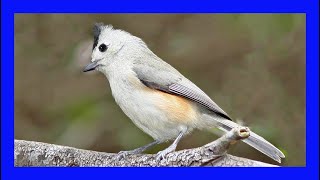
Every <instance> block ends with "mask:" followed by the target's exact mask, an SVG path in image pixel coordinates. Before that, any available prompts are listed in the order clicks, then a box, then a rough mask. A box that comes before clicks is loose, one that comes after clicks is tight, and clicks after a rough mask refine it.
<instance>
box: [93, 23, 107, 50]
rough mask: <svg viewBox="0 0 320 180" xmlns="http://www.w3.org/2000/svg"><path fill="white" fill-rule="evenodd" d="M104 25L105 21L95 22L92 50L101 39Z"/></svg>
mask: <svg viewBox="0 0 320 180" xmlns="http://www.w3.org/2000/svg"><path fill="white" fill-rule="evenodd" d="M103 26H104V24H103V23H95V24H94V26H93V47H92V50H93V49H94V48H95V47H96V46H97V44H98V41H99V36H100V33H101V30H102V27H103Z"/></svg>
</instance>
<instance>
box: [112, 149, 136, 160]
mask: <svg viewBox="0 0 320 180" xmlns="http://www.w3.org/2000/svg"><path fill="white" fill-rule="evenodd" d="M139 153H140V152H137V151H136V150H131V151H120V152H119V153H118V154H117V159H118V160H121V159H123V158H126V157H127V156H130V155H134V154H139Z"/></svg>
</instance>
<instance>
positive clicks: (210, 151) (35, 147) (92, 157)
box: [14, 127, 275, 167]
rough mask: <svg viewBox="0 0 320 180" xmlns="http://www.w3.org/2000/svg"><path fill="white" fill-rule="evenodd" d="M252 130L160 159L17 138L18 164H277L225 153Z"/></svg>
mask: <svg viewBox="0 0 320 180" xmlns="http://www.w3.org/2000/svg"><path fill="white" fill-rule="evenodd" d="M249 135H250V130H249V129H248V128H246V127H237V128H234V129H232V130H231V131H229V132H228V133H226V134H225V135H223V136H222V137H220V138H219V139H217V140H215V141H213V142H211V143H209V144H207V145H205V146H202V147H199V148H194V149H186V150H181V151H176V152H173V153H170V154H168V155H167V156H166V158H165V159H163V160H161V161H157V160H156V155H152V154H140V155H130V156H126V157H125V158H123V159H120V160H119V159H118V156H117V154H114V153H104V152H96V151H89V150H82V149H76V148H72V147H66V146H60V145H54V144H47V143H41V142H33V141H24V140H15V142H14V145H15V148H14V164H15V166H152V167H153V166H264V167H266V166H268V167H269V166H275V165H272V164H267V163H263V162H259V161H254V160H250V159H246V158H241V157H236V156H232V155H229V154H226V152H227V149H228V148H229V146H230V145H231V144H233V143H235V142H237V141H238V140H240V139H244V138H247V137H249Z"/></svg>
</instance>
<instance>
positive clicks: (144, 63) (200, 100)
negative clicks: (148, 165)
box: [84, 24, 284, 162]
mask: <svg viewBox="0 0 320 180" xmlns="http://www.w3.org/2000/svg"><path fill="white" fill-rule="evenodd" d="M101 44H105V45H106V46H107V47H108V50H107V51H101V50H99V48H97V47H98V46H100V45H101ZM93 69H96V70H98V71H100V72H102V73H103V74H104V75H105V76H106V77H107V78H108V80H109V83H110V87H111V91H112V95H113V97H114V99H115V101H116V103H117V104H118V105H119V106H120V108H121V109H122V110H123V112H124V113H125V114H126V115H127V116H128V117H129V118H130V119H131V120H132V122H133V123H134V124H135V125H137V126H138V127H139V128H140V129H141V130H143V131H144V132H146V133H147V134H149V135H150V136H152V137H153V138H154V139H155V142H154V143H151V144H149V145H146V146H144V147H141V148H138V149H136V150H133V151H126V152H122V154H123V153H124V154H135V153H140V152H142V151H144V150H146V149H147V148H150V147H151V146H152V145H155V144H158V143H161V142H165V141H168V140H172V139H175V141H174V142H173V144H172V145H170V146H169V147H168V148H167V149H165V150H163V151H160V152H159V153H158V155H159V157H160V158H163V157H164V156H165V155H166V154H167V153H170V152H172V151H174V150H175V149H176V146H177V144H178V142H179V141H180V139H181V138H182V137H183V136H184V135H185V134H187V133H189V132H191V131H192V130H193V129H195V128H198V129H210V128H212V127H218V128H220V129H221V130H223V131H230V130H231V129H232V128H234V127H236V126H239V125H238V124H236V123H235V122H233V121H231V118H230V117H229V115H228V114H227V113H226V112H224V111H223V110H222V109H221V108H220V107H219V106H218V105H217V104H216V103H215V102H214V101H213V100H212V99H211V98H210V97H209V96H208V95H206V94H205V93H204V92H203V91H202V90H201V89H200V88H199V87H197V86H196V85H195V84H194V83H192V82H191V81H190V80H188V79H187V78H186V77H184V76H183V75H182V74H180V73H179V72H178V71H177V70H176V69H175V68H173V67H172V66H171V65H169V64H168V63H166V62H165V61H163V60H161V59H160V58H159V57H158V56H156V55H155V54H154V53H153V52H152V51H151V50H150V49H149V48H148V47H147V45H146V44H145V43H144V42H143V41H142V40H141V39H140V38H138V37H136V36H133V35H131V34H129V33H127V32H125V31H122V30H117V29H113V28H112V26H104V25H102V24H96V25H95V27H94V46H93V51H92V63H91V64H89V65H88V66H87V67H86V68H85V69H84V71H85V72H86V71H90V70H93ZM244 142H245V143H247V144H249V145H250V146H252V147H254V148H255V149H257V150H259V151H260V152H262V153H264V154H266V155H267V156H269V157H270V158H272V159H274V160H276V161H278V162H280V161H281V158H284V155H283V153H282V152H281V151H280V150H279V149H277V148H276V147H275V146H273V145H272V144H271V143H269V142H268V141H266V140H265V139H264V138H262V137H260V136H259V135H257V134H255V133H253V132H252V133H251V135H250V136H249V137H248V138H247V139H245V140H244Z"/></svg>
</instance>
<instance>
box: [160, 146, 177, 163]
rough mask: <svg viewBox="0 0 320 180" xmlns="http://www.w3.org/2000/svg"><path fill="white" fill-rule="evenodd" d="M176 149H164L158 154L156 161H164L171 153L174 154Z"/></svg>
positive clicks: (171, 147)
mask: <svg viewBox="0 0 320 180" xmlns="http://www.w3.org/2000/svg"><path fill="white" fill-rule="evenodd" d="M175 149H176V147H174V146H169V147H168V148H167V149H164V150H162V151H159V152H158V153H157V157H156V160H157V161H161V160H162V159H164V158H165V157H166V156H167V155H168V154H169V153H171V152H174V151H175Z"/></svg>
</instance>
